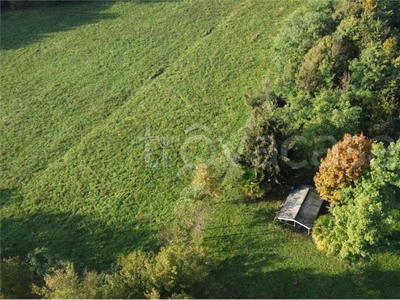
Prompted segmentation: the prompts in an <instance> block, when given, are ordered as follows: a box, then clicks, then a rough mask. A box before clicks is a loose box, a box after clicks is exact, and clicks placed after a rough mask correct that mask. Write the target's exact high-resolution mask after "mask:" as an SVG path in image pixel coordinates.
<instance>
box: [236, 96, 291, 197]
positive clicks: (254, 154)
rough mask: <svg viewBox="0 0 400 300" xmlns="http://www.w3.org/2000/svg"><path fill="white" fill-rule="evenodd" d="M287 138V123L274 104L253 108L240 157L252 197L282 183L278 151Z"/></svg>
mask: <svg viewBox="0 0 400 300" xmlns="http://www.w3.org/2000/svg"><path fill="white" fill-rule="evenodd" d="M286 135H287V124H286V123H285V122H284V120H283V119H282V118H281V117H280V116H279V112H278V109H277V108H276V106H275V105H274V104H272V103H271V102H266V103H265V104H264V105H263V106H260V107H256V108H254V109H253V112H252V115H251V118H250V121H249V123H248V125H247V127H246V131H245V136H244V137H243V139H242V149H241V150H240V151H239V152H240V154H239V158H238V163H239V164H240V165H241V166H242V167H243V170H244V172H243V177H242V186H243V189H244V190H245V191H247V193H248V196H249V197H250V198H254V199H256V198H258V197H261V196H262V195H263V194H264V193H265V192H267V191H269V190H271V189H272V187H273V186H275V185H277V184H279V182H280V179H281V178H282V177H281V167H280V162H281V165H283V164H282V158H281V157H280V155H279V152H278V149H279V147H280V144H281V143H282V142H283V141H284V139H285V138H286Z"/></svg>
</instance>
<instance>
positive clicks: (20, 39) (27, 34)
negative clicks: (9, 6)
mask: <svg viewBox="0 0 400 300" xmlns="http://www.w3.org/2000/svg"><path fill="white" fill-rule="evenodd" d="M111 5H113V1H107V2H105V1H89V2H79V3H62V4H57V5H46V6H38V7H32V8H26V9H20V10H11V11H6V12H2V13H1V22H0V23H1V49H2V50H10V49H18V48H20V47H23V46H26V45H29V44H31V43H35V42H37V41H39V40H40V39H42V38H44V37H46V35H48V34H50V33H53V32H60V31H67V30H71V29H74V28H76V27H78V26H82V25H85V24H90V23H94V22H98V21H101V20H104V19H110V18H115V17H116V15H115V14H111V13H105V12H103V11H104V10H106V9H107V8H109V7H110V6H111Z"/></svg>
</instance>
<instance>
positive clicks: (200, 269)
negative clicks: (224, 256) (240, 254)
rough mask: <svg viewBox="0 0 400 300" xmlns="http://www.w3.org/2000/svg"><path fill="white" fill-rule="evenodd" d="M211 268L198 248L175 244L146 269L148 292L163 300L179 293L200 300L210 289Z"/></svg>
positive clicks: (205, 256) (158, 255) (203, 253)
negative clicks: (157, 295) (156, 293)
mask: <svg viewBox="0 0 400 300" xmlns="http://www.w3.org/2000/svg"><path fill="white" fill-rule="evenodd" d="M210 267H211V260H210V257H209V256H208V255H207V254H206V253H205V251H204V248H202V247H201V246H197V245H185V244H182V243H178V244H173V245H170V246H169V247H164V248H162V249H161V251H160V252H159V253H158V254H157V256H156V257H155V258H154V261H153V262H152V264H150V265H149V269H148V271H149V283H148V288H149V290H150V291H157V292H158V294H159V295H160V296H161V297H162V298H165V297H170V296H172V295H173V294H180V293H186V294H190V295H194V296H196V297H197V298H203V297H205V296H207V295H208V292H209V289H210V285H209V282H208V281H207V278H208V275H209V271H210Z"/></svg>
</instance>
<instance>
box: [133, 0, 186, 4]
mask: <svg viewBox="0 0 400 300" xmlns="http://www.w3.org/2000/svg"><path fill="white" fill-rule="evenodd" d="M128 1H131V2H135V3H140V4H144V3H158V2H182V1H183V0H128Z"/></svg>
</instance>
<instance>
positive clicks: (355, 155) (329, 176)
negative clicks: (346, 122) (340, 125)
mask: <svg viewBox="0 0 400 300" xmlns="http://www.w3.org/2000/svg"><path fill="white" fill-rule="evenodd" d="M371 147H372V141H371V140H369V139H368V138H367V137H365V136H364V135H363V134H361V135H359V136H358V135H355V136H351V135H350V134H345V136H344V138H343V141H340V142H338V143H337V144H335V145H334V146H333V147H332V149H329V150H328V153H327V155H326V158H325V159H322V161H321V164H320V167H319V172H317V174H316V175H315V177H314V182H315V186H316V188H317V191H318V193H319V194H320V195H321V197H322V198H323V199H325V200H327V201H329V202H330V203H331V204H338V203H340V191H341V190H342V189H344V188H346V187H349V186H353V185H354V184H356V183H357V182H358V181H359V180H360V178H361V174H362V173H363V171H364V170H365V169H367V168H368V167H369V154H370V152H371Z"/></svg>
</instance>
